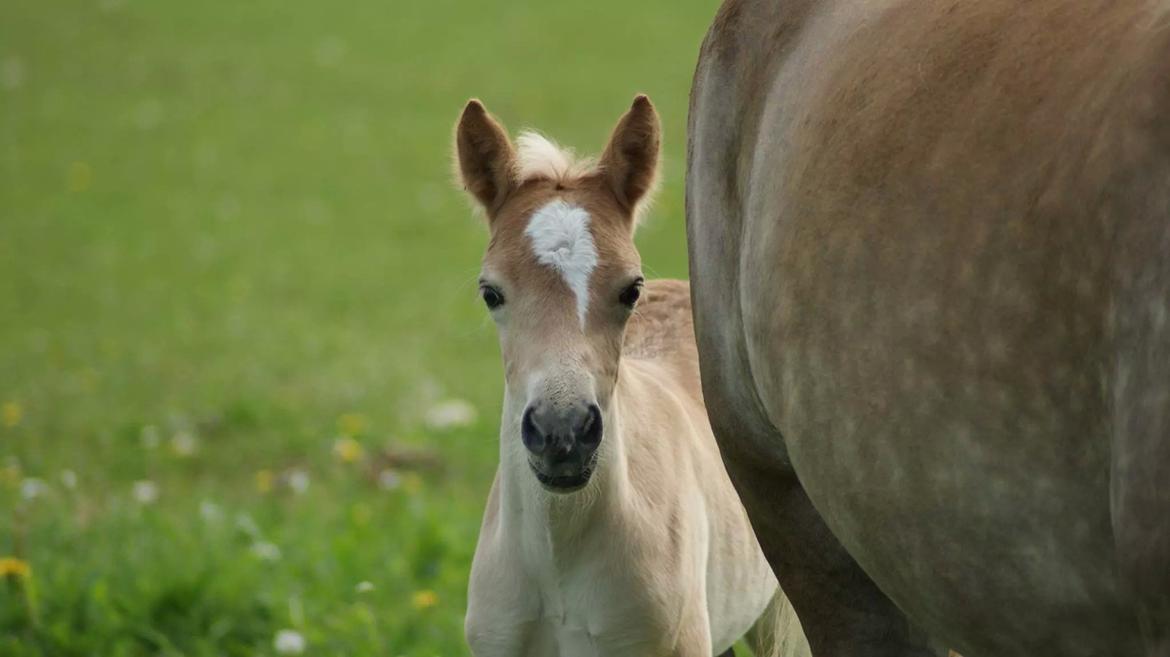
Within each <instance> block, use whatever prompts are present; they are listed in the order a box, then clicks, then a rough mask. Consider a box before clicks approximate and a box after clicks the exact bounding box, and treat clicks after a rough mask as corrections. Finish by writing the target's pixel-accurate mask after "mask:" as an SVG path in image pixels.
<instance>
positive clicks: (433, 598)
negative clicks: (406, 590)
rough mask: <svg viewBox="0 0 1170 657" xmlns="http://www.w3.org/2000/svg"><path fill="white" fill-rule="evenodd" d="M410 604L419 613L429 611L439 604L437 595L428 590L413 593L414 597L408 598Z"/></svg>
mask: <svg viewBox="0 0 1170 657" xmlns="http://www.w3.org/2000/svg"><path fill="white" fill-rule="evenodd" d="M410 604H412V605H414V608H415V609H418V610H420V611H421V610H423V609H430V608H431V607H434V606H435V605H437V604H439V595H438V594H437V593H435V592H434V591H431V590H430V589H423V590H422V591H415V592H414V595H412V596H410Z"/></svg>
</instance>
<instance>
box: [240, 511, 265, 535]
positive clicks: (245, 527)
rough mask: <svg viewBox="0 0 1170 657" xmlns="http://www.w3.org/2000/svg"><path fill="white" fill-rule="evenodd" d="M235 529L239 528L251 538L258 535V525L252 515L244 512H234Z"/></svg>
mask: <svg viewBox="0 0 1170 657" xmlns="http://www.w3.org/2000/svg"><path fill="white" fill-rule="evenodd" d="M236 529H239V530H240V531H242V532H244V533H245V534H247V535H248V536H251V537H252V538H256V537H258V536H260V526H259V525H257V524H256V521H255V520H253V519H252V516H250V515H248V514H246V513H238V514H236Z"/></svg>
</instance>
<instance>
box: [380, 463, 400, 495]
mask: <svg viewBox="0 0 1170 657" xmlns="http://www.w3.org/2000/svg"><path fill="white" fill-rule="evenodd" d="M401 485H402V477H399V476H398V473H397V472H395V471H393V470H391V469H390V468H386V469H385V470H383V471H381V472H379V473H378V488H381V489H382V490H394V489H395V488H398V487H399V486H401Z"/></svg>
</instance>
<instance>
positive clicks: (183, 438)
mask: <svg viewBox="0 0 1170 657" xmlns="http://www.w3.org/2000/svg"><path fill="white" fill-rule="evenodd" d="M197 449H199V440H198V439H197V438H195V434H193V433H191V432H190V431H180V432H178V433H176V434H175V435H174V436H173V437H172V438H171V451H172V452H174V453H175V456H191V455H193V454H194V453H195V450H197Z"/></svg>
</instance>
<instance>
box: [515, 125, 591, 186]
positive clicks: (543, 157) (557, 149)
mask: <svg viewBox="0 0 1170 657" xmlns="http://www.w3.org/2000/svg"><path fill="white" fill-rule="evenodd" d="M515 166H516V170H515V174H516V179H517V180H519V181H520V182H525V181H528V180H551V181H552V182H555V183H567V182H572V181H574V180H578V179H580V178H583V177H585V176H587V175H589V174H591V173H595V172H596V171H597V160H596V159H595V158H585V157H578V156H577V154H576V153H574V152H573V151H572V150H571V149H568V148H564V147H562V146H560V145H559V144H557V143H556V142H554V141H552V140H551V139H549V138H548V137H545V136H544V135H542V134H540V133H539V132H536V131H535V130H525V131H523V132H521V133H520V135H519V136H518V137H516V165H515Z"/></svg>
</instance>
